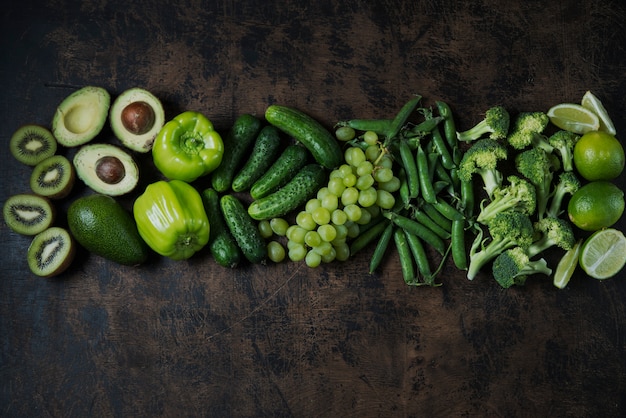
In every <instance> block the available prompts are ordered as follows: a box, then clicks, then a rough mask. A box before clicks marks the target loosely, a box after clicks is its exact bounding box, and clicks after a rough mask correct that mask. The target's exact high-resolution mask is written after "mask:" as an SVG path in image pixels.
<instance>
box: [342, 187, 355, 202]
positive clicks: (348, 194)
mask: <svg viewBox="0 0 626 418" xmlns="http://www.w3.org/2000/svg"><path fill="white" fill-rule="evenodd" d="M358 200H359V190H358V189H357V188H356V187H346V189H345V190H344V191H343V193H341V204H342V205H344V206H348V205H352V204H355V203H356V202H358Z"/></svg>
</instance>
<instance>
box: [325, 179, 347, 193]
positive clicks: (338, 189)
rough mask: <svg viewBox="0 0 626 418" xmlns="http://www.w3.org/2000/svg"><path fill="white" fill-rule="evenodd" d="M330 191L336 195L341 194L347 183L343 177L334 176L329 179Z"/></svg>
mask: <svg viewBox="0 0 626 418" xmlns="http://www.w3.org/2000/svg"><path fill="white" fill-rule="evenodd" d="M327 187H328V191H329V192H330V193H332V194H334V195H335V196H341V194H342V193H343V191H344V190H345V189H346V185H345V184H343V177H332V178H330V179H329V180H328V186H327Z"/></svg>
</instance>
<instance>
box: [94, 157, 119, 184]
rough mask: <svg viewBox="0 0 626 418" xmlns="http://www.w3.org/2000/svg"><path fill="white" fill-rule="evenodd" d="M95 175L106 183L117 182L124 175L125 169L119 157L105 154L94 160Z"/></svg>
mask: <svg viewBox="0 0 626 418" xmlns="http://www.w3.org/2000/svg"><path fill="white" fill-rule="evenodd" d="M96 175H97V176H98V178H99V179H100V180H102V181H103V182H105V183H107V184H117V183H119V182H120V181H122V179H123V178H124V177H125V176H126V169H125V168H124V163H122V162H121V161H120V159H119V158H117V157H114V156H112V155H107V156H104V157H102V158H100V159H98V161H96Z"/></svg>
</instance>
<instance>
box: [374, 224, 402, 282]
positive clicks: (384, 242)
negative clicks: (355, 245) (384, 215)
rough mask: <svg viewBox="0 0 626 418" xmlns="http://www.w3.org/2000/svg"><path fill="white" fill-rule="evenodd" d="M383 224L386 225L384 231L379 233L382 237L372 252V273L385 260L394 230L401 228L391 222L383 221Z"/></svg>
mask: <svg viewBox="0 0 626 418" xmlns="http://www.w3.org/2000/svg"><path fill="white" fill-rule="evenodd" d="M381 225H384V228H383V230H382V233H380V234H379V235H380V239H379V240H378V242H377V243H376V248H374V252H373V253H372V259H371V260H370V266H369V271H370V273H373V272H374V271H375V270H376V269H377V268H378V266H379V265H380V263H381V262H382V261H383V258H384V257H385V254H386V253H387V249H388V248H389V243H390V242H391V240H392V239H393V236H394V232H395V231H399V229H397V228H396V227H395V225H394V224H393V223H391V222H383V223H381Z"/></svg>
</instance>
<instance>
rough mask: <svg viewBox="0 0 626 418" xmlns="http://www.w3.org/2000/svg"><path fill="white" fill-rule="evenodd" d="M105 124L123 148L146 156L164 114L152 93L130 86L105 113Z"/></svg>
mask: <svg viewBox="0 0 626 418" xmlns="http://www.w3.org/2000/svg"><path fill="white" fill-rule="evenodd" d="M109 121H110V123H111V129H112V130H113V133H114V134H115V136H116V137H117V139H119V140H120V141H121V142H122V144H124V146H126V147H127V148H129V149H131V150H133V151H137V152H142V153H146V152H149V151H150V150H151V149H152V145H153V144H154V139H155V138H156V136H157V134H158V133H159V131H160V130H161V128H162V127H163V125H164V124H165V111H164V110H163V105H162V104H161V101H160V100H159V99H158V98H157V97H156V96H155V95H154V94H152V93H150V92H149V91H147V90H144V89H142V88H138V87H134V88H131V89H128V90H126V91H124V92H122V94H120V95H119V96H117V98H116V99H115V101H114V102H113V104H112V105H111V109H110V111H109Z"/></svg>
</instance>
